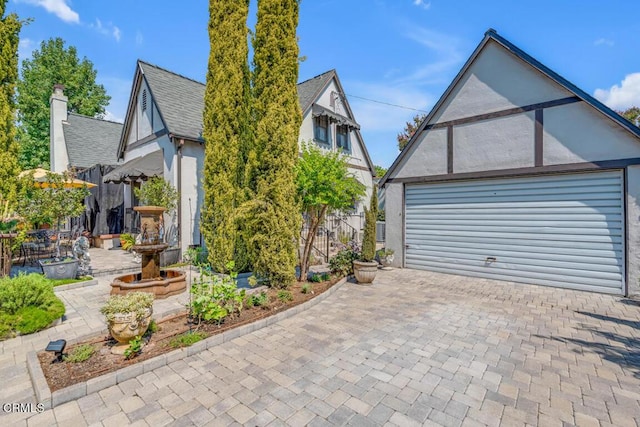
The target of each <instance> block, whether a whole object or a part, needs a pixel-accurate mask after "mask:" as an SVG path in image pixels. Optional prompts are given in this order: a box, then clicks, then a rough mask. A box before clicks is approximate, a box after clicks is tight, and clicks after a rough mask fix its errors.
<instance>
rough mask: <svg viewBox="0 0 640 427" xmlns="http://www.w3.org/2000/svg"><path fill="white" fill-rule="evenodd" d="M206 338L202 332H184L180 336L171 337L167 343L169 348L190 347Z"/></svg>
mask: <svg viewBox="0 0 640 427" xmlns="http://www.w3.org/2000/svg"><path fill="white" fill-rule="evenodd" d="M206 337H207V334H205V333H204V332H197V331H193V332H185V333H184V334H182V335H178V336H177V337H173V338H172V339H171V341H169V346H170V347H171V348H180V347H189V346H190V345H192V344H195V343H197V342H198V341H202V340H203V339H205V338H206Z"/></svg>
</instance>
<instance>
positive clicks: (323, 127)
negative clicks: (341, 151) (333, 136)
mask: <svg viewBox="0 0 640 427" xmlns="http://www.w3.org/2000/svg"><path fill="white" fill-rule="evenodd" d="M313 139H314V140H315V141H316V142H320V143H322V144H326V145H329V141H330V140H329V118H328V117H327V116H317V117H314V119H313Z"/></svg>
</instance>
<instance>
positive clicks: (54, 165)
mask: <svg viewBox="0 0 640 427" xmlns="http://www.w3.org/2000/svg"><path fill="white" fill-rule="evenodd" d="M67 100H68V99H67V97H66V96H64V94H63V91H62V89H54V93H53V94H52V95H51V98H50V99H49V129H50V131H49V153H50V154H49V163H50V165H49V168H50V169H51V170H52V171H53V172H64V171H66V170H67V166H68V165H69V154H68V153H67V143H66V142H65V139H64V130H63V126H64V125H63V123H62V122H64V121H66V120H67Z"/></svg>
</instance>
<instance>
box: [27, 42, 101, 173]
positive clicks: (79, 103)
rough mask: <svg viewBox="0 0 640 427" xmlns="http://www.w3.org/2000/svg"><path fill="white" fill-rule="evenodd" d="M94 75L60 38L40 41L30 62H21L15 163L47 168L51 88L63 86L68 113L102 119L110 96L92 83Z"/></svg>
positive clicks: (92, 70) (91, 65)
mask: <svg viewBox="0 0 640 427" xmlns="http://www.w3.org/2000/svg"><path fill="white" fill-rule="evenodd" d="M96 75H97V72H96V70H95V69H94V68H93V63H92V62H91V61H89V60H88V59H87V58H86V57H85V58H83V59H82V60H80V59H78V53H77V51H76V48H75V47H73V46H69V47H68V48H67V47H66V46H65V42H64V40H62V39H61V38H55V39H49V40H46V41H43V42H42V43H41V44H40V50H35V51H34V52H33V56H32V58H31V59H25V60H24V61H22V77H21V79H20V80H19V81H18V119H19V123H20V126H21V129H20V133H19V136H20V157H19V162H20V165H21V166H22V167H23V168H24V169H29V168H35V167H39V166H43V167H47V168H48V167H49V98H50V97H51V93H52V91H53V85H55V84H62V85H64V87H65V95H66V96H67V98H69V102H68V110H69V111H70V112H74V113H78V114H83V115H86V116H92V117H94V116H95V117H99V118H102V117H103V115H104V112H105V107H106V106H107V105H108V104H109V100H110V99H111V97H109V96H108V95H107V93H106V91H105V89H104V86H102V85H99V84H97V83H96Z"/></svg>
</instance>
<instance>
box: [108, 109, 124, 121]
mask: <svg viewBox="0 0 640 427" xmlns="http://www.w3.org/2000/svg"><path fill="white" fill-rule="evenodd" d="M104 120H109V121H110V122H117V123H124V117H120V116H116V115H115V114H113V113H112V112H111V111H109V110H105V112H104Z"/></svg>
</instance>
